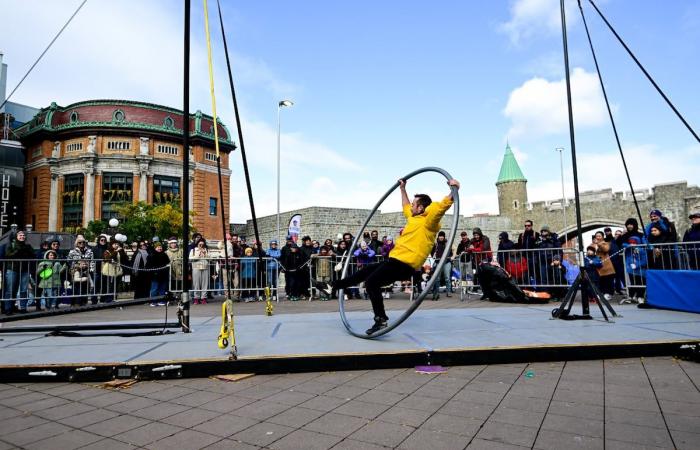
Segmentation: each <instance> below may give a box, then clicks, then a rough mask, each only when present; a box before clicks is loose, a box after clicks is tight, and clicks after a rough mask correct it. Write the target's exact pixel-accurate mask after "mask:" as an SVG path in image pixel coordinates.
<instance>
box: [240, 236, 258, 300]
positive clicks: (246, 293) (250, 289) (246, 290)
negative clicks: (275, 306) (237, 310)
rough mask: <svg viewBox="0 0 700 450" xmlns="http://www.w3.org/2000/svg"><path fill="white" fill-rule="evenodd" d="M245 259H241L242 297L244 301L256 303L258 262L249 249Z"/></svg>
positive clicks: (246, 251)
mask: <svg viewBox="0 0 700 450" xmlns="http://www.w3.org/2000/svg"><path fill="white" fill-rule="evenodd" d="M244 255H245V256H244V257H243V258H241V289H243V292H241V297H242V298H243V301H244V302H246V303H248V302H254V301H255V297H256V296H257V290H256V285H255V274H256V272H257V266H258V260H257V258H255V257H254V256H253V249H252V248H250V247H247V248H246V249H245V250H244Z"/></svg>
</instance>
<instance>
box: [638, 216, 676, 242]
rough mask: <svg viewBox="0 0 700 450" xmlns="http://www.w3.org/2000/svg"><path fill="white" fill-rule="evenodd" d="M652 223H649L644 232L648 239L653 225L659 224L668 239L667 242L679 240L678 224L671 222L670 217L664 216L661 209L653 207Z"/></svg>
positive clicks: (650, 217)
mask: <svg viewBox="0 0 700 450" xmlns="http://www.w3.org/2000/svg"><path fill="white" fill-rule="evenodd" d="M649 220H650V223H648V224H647V226H646V228H645V229H644V234H645V235H646V237H647V239H649V233H650V232H651V226H652V225H654V224H658V225H659V226H660V227H661V228H660V229H661V232H662V234H663V235H664V236H665V238H666V239H667V242H678V232H677V231H676V225H675V224H674V223H673V222H671V221H670V220H669V219H668V217H666V216H664V215H663V214H662V213H661V211H660V210H658V209H652V210H651V211H649Z"/></svg>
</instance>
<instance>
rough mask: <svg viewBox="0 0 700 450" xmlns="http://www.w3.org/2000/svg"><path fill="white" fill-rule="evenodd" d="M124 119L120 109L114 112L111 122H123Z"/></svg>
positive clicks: (124, 116)
mask: <svg viewBox="0 0 700 450" xmlns="http://www.w3.org/2000/svg"><path fill="white" fill-rule="evenodd" d="M125 118H126V115H125V114H124V111H122V110H121V109H118V110H116V111H114V114H112V120H114V121H115V122H123V121H124V119H125Z"/></svg>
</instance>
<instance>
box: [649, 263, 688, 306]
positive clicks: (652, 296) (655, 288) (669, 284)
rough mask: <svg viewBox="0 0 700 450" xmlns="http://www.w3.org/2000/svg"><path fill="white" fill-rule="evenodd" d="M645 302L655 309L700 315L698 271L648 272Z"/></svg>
mask: <svg viewBox="0 0 700 450" xmlns="http://www.w3.org/2000/svg"><path fill="white" fill-rule="evenodd" d="M647 302H648V303H649V305H651V306H654V307H656V308H663V309H674V310H677V311H686V312H694V313H700V271H698V270H648V271H647Z"/></svg>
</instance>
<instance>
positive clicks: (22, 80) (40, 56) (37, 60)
mask: <svg viewBox="0 0 700 450" xmlns="http://www.w3.org/2000/svg"><path fill="white" fill-rule="evenodd" d="M85 3H87V0H83V3H81V4H80V6H78V8H77V9H76V10H75V12H74V13H73V15H72V16H70V18H69V19H68V21H67V22H66V23H65V24H64V25H63V27H61V29H60V30H59V31H58V33H56V36H54V38H53V39H52V40H51V42H49V45H48V46H47V47H46V48H45V49H44V51H43V52H41V55H39V57H38V58H37V59H36V61H34V64H32V66H31V67H30V68H29V70H27V73H25V74H24V76H23V77H22V79H21V80H19V83H17V86H15V88H14V89H12V92H10V95H8V96H7V98H5V101H3V102H2V104H0V109H2V107H3V106H5V104H6V103H7V102H8V101H10V97H12V94H14V93H15V91H16V90H17V89H19V87H20V85H21V84H22V82H24V79H25V78H27V77H28V76H29V74H30V73H31V72H32V70H34V67H36V65H37V64H39V61H41V58H43V57H44V55H45V54H46V52H48V51H49V49H50V48H51V46H52V45H53V43H54V42H56V39H58V37H59V36H60V35H61V33H63V30H65V29H66V27H68V24H70V23H71V21H72V20H73V18H74V17H75V16H76V15H77V14H78V11H80V9H81V8H82V7H83V5H85Z"/></svg>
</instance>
